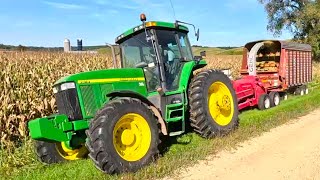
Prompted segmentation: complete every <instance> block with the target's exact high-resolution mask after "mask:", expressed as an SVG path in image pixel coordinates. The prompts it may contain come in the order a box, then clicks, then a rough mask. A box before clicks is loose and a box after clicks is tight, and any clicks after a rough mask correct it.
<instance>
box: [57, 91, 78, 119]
mask: <svg viewBox="0 0 320 180" xmlns="http://www.w3.org/2000/svg"><path fill="white" fill-rule="evenodd" d="M55 98H56V102H57V107H58V113H59V114H65V115H67V116H68V118H69V119H70V120H80V119H82V114H81V109H80V105H79V98H78V95H77V90H76V89H67V90H64V91H60V92H58V93H56V94H55Z"/></svg>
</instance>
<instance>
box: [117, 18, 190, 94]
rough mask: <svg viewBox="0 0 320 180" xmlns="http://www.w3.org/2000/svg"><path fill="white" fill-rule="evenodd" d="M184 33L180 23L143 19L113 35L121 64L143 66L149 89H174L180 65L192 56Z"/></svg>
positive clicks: (175, 88) (130, 66)
mask: <svg viewBox="0 0 320 180" xmlns="http://www.w3.org/2000/svg"><path fill="white" fill-rule="evenodd" d="M142 20H143V19H142ZM187 33H188V28H187V27H185V26H183V25H180V24H179V23H167V22H154V21H152V22H144V20H143V24H142V25H139V26H136V27H134V28H132V29H130V30H128V31H126V32H125V33H123V34H121V35H120V36H118V37H117V38H116V43H117V44H119V47H120V54H121V67H122V68H142V69H143V71H144V72H145V78H146V84H147V88H148V91H149V92H152V91H156V90H157V89H159V88H161V89H162V90H163V91H164V92H168V91H173V90H177V89H178V88H179V80H180V73H181V70H182V67H183V64H184V63H185V62H188V61H193V59H194V58H193V54H192V50H191V45H190V42H189V39H188V35H187Z"/></svg>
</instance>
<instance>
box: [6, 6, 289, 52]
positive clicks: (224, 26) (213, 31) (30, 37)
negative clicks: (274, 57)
mask: <svg viewBox="0 0 320 180" xmlns="http://www.w3.org/2000/svg"><path fill="white" fill-rule="evenodd" d="M172 3H173V5H174V8H175V14H176V18H177V19H178V20H181V21H186V22H191V23H194V24H195V25H196V26H197V27H199V28H200V39H199V41H198V42H197V41H196V40H195V38H194V36H193V30H192V31H191V32H192V33H190V35H189V37H190V39H191V43H192V44H198V45H207V46H242V45H243V44H245V43H246V42H248V41H253V40H258V39H270V38H271V39H274V37H273V36H272V34H271V33H270V32H268V31H267V30H266V25H267V19H266V13H265V11H264V8H263V6H262V5H261V4H259V3H258V1H257V0H198V1H190V0H172ZM142 12H144V13H145V14H146V15H147V20H161V21H174V19H175V18H174V15H173V11H172V8H171V5H170V1H169V0H162V1H156V0H127V1H124V0H64V1H62V0H28V1H25V0H24V1H22V0H1V1H0V44H1V43H2V44H12V45H19V44H22V45H32V46H47V47H49V46H50V47H51V46H63V40H64V38H69V39H70V40H71V43H72V45H76V39H77V38H82V39H83V43H84V45H103V44H105V43H106V42H109V43H114V39H115V37H116V36H118V35H119V34H121V33H122V32H124V31H125V30H127V29H128V28H131V27H133V26H136V25H138V24H139V23H140V20H139V15H140V13H142ZM290 37H291V35H290V34H289V33H288V32H284V33H283V35H282V36H280V37H279V38H280V39H288V38H290Z"/></svg>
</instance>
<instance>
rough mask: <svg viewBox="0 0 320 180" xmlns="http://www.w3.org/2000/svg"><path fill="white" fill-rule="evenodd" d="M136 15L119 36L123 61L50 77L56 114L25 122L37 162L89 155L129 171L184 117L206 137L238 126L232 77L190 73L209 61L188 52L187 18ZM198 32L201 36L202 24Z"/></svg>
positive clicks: (178, 130) (179, 129) (109, 167)
mask: <svg viewBox="0 0 320 180" xmlns="http://www.w3.org/2000/svg"><path fill="white" fill-rule="evenodd" d="M140 18H141V20H142V24H141V25H138V26H136V27H134V28H132V29H129V30H128V31H126V32H124V33H123V34H121V35H120V36H118V37H117V38H116V44H118V45H119V48H120V55H121V68H118V69H107V70H97V71H90V72H82V73H78V74H74V75H70V76H67V77H63V78H62V79H60V80H58V81H57V82H56V83H55V84H54V86H53V91H54V93H55V98H56V103H57V108H58V114H54V115H51V116H48V117H43V118H38V119H35V120H32V121H30V122H29V124H28V126H29V130H30V135H31V137H32V138H33V139H35V140H36V141H35V151H36V154H37V156H38V157H39V159H40V160H41V161H42V162H44V163H46V164H51V163H58V162H62V161H66V160H76V159H80V158H84V157H86V156H87V155H88V156H89V157H90V158H91V159H92V160H93V162H94V163H95V165H96V167H97V168H98V169H100V170H101V171H103V172H105V173H110V174H113V173H122V172H134V171H136V170H138V169H139V168H141V167H143V166H145V165H147V164H149V163H150V162H152V161H154V160H155V159H156V158H157V155H158V153H159V149H158V147H159V144H160V142H161V141H160V139H161V138H162V137H168V136H177V135H180V134H183V133H184V132H185V131H186V127H187V126H188V127H189V125H190V127H192V128H193V130H194V131H195V132H197V133H199V134H200V135H201V136H202V137H204V138H212V137H215V136H217V135H218V136H220V135H225V134H227V133H228V132H230V131H231V130H233V129H234V128H236V127H237V125H238V104H237V103H238V102H237V98H236V95H235V91H234V89H233V87H232V84H231V81H230V80H229V78H228V77H227V76H226V75H224V74H223V73H222V72H220V71H217V70H202V71H201V72H199V73H198V74H197V75H194V74H195V71H196V70H198V69H200V68H203V67H205V66H206V62H205V61H204V60H203V59H202V58H201V57H202V56H195V57H194V56H193V53H192V49H191V45H190V42H189V39H188V36H187V34H188V31H189V30H188V28H187V27H186V26H185V24H187V25H190V24H188V23H184V22H181V21H176V22H175V23H168V22H154V21H151V22H146V18H145V16H144V15H143V14H142V15H141V17H140ZM194 29H195V28H194ZM195 34H196V36H197V39H198V38H199V30H198V31H197V32H196V33H195ZM202 55H203V56H205V53H202ZM165 139H166V138H165Z"/></svg>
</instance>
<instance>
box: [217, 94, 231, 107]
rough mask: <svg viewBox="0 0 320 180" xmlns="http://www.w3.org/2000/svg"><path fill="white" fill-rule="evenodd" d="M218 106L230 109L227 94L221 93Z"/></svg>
mask: <svg viewBox="0 0 320 180" xmlns="http://www.w3.org/2000/svg"><path fill="white" fill-rule="evenodd" d="M219 107H220V108H222V109H224V110H226V111H228V110H230V108H231V102H230V97H229V96H227V95H223V96H222V98H221V101H220V103H219Z"/></svg>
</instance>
